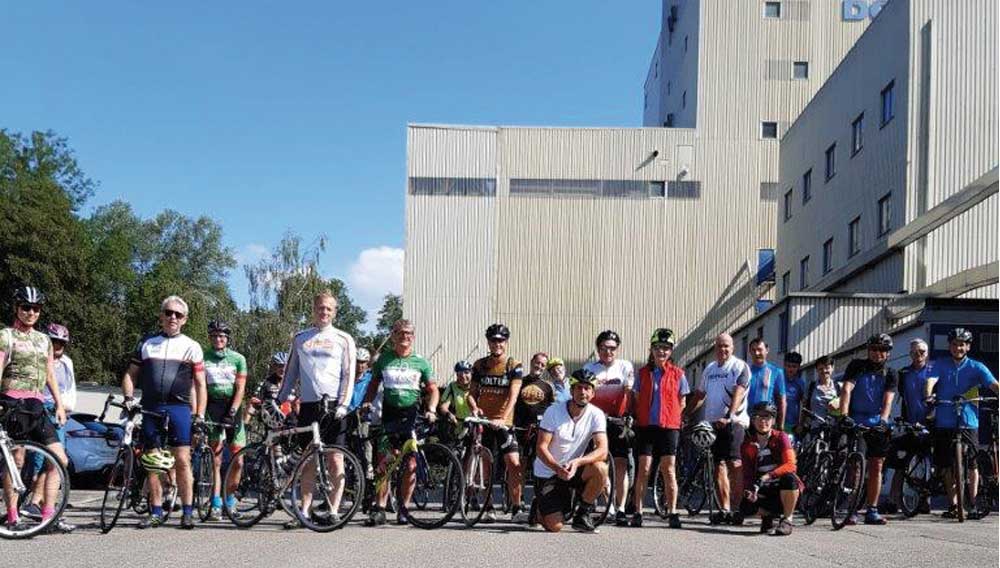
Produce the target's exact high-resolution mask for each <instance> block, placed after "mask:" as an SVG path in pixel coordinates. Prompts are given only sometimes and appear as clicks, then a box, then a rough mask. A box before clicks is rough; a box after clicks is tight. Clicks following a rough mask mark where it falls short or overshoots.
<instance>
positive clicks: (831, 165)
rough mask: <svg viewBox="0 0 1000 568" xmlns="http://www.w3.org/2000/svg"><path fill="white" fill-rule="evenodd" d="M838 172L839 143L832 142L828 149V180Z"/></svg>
mask: <svg viewBox="0 0 1000 568" xmlns="http://www.w3.org/2000/svg"><path fill="white" fill-rule="evenodd" d="M836 173H837V143H836V142H834V143H833V144H830V147H829V148H827V149H826V181H830V179H831V178H833V176H834V174H836Z"/></svg>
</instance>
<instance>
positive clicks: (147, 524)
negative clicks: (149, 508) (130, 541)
mask: <svg viewBox="0 0 1000 568" xmlns="http://www.w3.org/2000/svg"><path fill="white" fill-rule="evenodd" d="M165 522H166V521H165V520H163V517H161V516H159V515H149V516H147V517H146V518H145V519H143V520H141V521H139V525H138V527H137V528H139V529H155V528H156V527H158V526H160V525H162V524H163V523H165Z"/></svg>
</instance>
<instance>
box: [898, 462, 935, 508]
mask: <svg viewBox="0 0 1000 568" xmlns="http://www.w3.org/2000/svg"><path fill="white" fill-rule="evenodd" d="M897 474H902V476H903V488H902V494H901V495H900V508H901V509H902V510H903V515H904V516H906V518H911V517H913V516H915V515H916V514H917V513H919V512H920V504H921V503H923V502H924V501H926V500H927V499H929V498H930V495H931V478H932V474H933V470H932V468H931V457H930V456H928V455H921V454H913V455H911V456H910V459H909V460H907V462H906V468H905V469H904V470H903V471H902V472H897Z"/></svg>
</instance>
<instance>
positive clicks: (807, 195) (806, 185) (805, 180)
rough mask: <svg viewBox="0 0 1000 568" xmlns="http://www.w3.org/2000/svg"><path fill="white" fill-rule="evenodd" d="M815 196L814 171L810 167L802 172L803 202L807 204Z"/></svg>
mask: <svg viewBox="0 0 1000 568" xmlns="http://www.w3.org/2000/svg"><path fill="white" fill-rule="evenodd" d="M812 196H813V171H812V168H809V169H808V170H807V171H806V173H804V174H802V204H803V205H805V204H806V203H808V202H809V200H810V199H812Z"/></svg>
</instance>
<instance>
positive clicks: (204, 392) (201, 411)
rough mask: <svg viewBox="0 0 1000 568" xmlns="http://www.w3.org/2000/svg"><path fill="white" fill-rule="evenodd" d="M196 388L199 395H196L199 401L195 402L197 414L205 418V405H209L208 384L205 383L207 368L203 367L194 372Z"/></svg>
mask: <svg viewBox="0 0 1000 568" xmlns="http://www.w3.org/2000/svg"><path fill="white" fill-rule="evenodd" d="M194 388H195V392H196V394H197V395H198V396H196V397H195V400H196V401H197V402H196V403H195V404H196V405H197V406H196V407H195V414H196V415H198V416H200V417H202V418H204V417H205V407H206V406H208V385H206V384H205V368H204V367H201V368H200V369H198V370H195V372H194Z"/></svg>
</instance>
